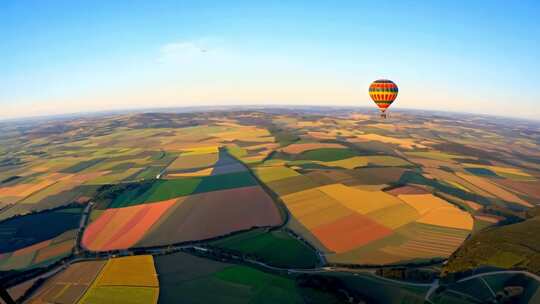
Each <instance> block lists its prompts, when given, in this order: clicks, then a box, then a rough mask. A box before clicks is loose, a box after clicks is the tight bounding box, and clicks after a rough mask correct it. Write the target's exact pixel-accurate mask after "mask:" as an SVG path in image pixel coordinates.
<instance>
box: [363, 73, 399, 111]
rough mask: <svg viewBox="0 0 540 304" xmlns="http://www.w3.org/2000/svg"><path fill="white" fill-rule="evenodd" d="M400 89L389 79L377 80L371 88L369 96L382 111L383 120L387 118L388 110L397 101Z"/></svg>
mask: <svg viewBox="0 0 540 304" xmlns="http://www.w3.org/2000/svg"><path fill="white" fill-rule="evenodd" d="M397 94H398V87H397V85H396V84H395V83H394V82H393V81H392V80H388V79H379V80H375V81H374V82H372V83H371V85H370V86H369V96H370V97H371V99H373V101H374V102H375V103H376V104H377V106H378V107H379V109H380V110H381V118H386V110H387V109H388V107H389V106H390V105H391V104H392V102H394V100H396V97H397Z"/></svg>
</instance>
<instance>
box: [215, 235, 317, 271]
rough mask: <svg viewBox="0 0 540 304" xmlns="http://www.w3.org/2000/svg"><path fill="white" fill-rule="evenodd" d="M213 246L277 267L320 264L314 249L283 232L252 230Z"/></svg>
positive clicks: (304, 266)
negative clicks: (252, 257)
mask: <svg viewBox="0 0 540 304" xmlns="http://www.w3.org/2000/svg"><path fill="white" fill-rule="evenodd" d="M212 245H213V246H217V247H220V248H225V249H229V250H234V251H239V252H241V253H243V254H247V255H251V256H254V257H256V258H258V259H260V260H261V261H263V262H265V263H267V264H269V265H273V266H277V267H294V268H312V267H316V266H317V265H318V263H319V259H318V257H317V254H316V252H315V251H314V249H313V248H311V247H309V246H307V245H306V244H304V243H303V242H301V241H299V240H297V239H296V238H294V237H292V236H291V235H289V234H288V233H287V232H285V231H282V230H276V231H271V232H268V231H266V230H264V229H257V230H252V231H249V232H246V233H241V234H238V235H235V236H231V237H227V238H224V239H221V240H219V241H215V242H212Z"/></svg>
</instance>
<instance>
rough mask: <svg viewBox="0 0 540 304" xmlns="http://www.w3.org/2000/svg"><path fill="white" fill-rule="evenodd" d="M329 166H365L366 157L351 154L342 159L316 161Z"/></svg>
mask: <svg viewBox="0 0 540 304" xmlns="http://www.w3.org/2000/svg"><path fill="white" fill-rule="evenodd" d="M317 163H320V164H322V165H325V166H329V167H341V168H344V169H354V168H357V167H365V166H367V164H368V163H367V159H366V157H365V156H353V157H349V158H346V159H342V160H336V161H331V162H317Z"/></svg>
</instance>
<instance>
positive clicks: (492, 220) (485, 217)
mask: <svg viewBox="0 0 540 304" xmlns="http://www.w3.org/2000/svg"><path fill="white" fill-rule="evenodd" d="M474 218H475V219H477V220H480V221H484V222H488V223H493V224H496V223H498V222H500V221H501V220H502V218H499V217H496V216H491V215H475V216H474Z"/></svg>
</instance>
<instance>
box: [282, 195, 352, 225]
mask: <svg viewBox="0 0 540 304" xmlns="http://www.w3.org/2000/svg"><path fill="white" fill-rule="evenodd" d="M282 199H283V202H284V203H285V205H286V206H287V208H288V209H289V211H290V212H291V214H292V215H293V216H294V217H295V218H296V219H297V220H298V221H299V222H300V223H301V224H302V225H304V226H305V227H306V228H314V227H316V226H318V225H322V224H326V223H330V222H332V221H335V220H338V219H340V218H342V217H344V216H346V215H349V214H351V213H352V211H351V210H350V209H348V208H345V207H344V206H342V205H341V204H340V202H338V201H336V200H334V199H333V198H332V197H329V196H327V195H325V194H324V193H323V192H322V191H320V190H317V189H309V190H304V191H300V192H296V193H293V194H289V195H285V196H283V197H282Z"/></svg>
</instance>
